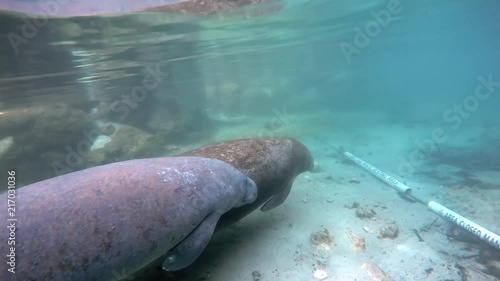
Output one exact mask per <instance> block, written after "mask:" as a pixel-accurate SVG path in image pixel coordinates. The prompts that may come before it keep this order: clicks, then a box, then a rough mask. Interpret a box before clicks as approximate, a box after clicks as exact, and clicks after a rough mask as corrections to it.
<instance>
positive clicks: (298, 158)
mask: <svg viewBox="0 0 500 281" xmlns="http://www.w3.org/2000/svg"><path fill="white" fill-rule="evenodd" d="M288 140H289V141H291V142H292V145H291V152H290V154H289V155H290V157H292V158H293V160H292V161H293V163H294V165H295V169H296V171H295V173H296V174H297V175H298V174H300V173H303V172H306V171H312V170H313V169H314V159H313V158H312V156H311V153H310V152H309V149H307V147H306V146H305V145H304V144H302V143H301V142H299V141H297V140H295V139H291V138H289V139H288Z"/></svg>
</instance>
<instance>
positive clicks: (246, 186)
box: [234, 174, 257, 207]
mask: <svg viewBox="0 0 500 281" xmlns="http://www.w3.org/2000/svg"><path fill="white" fill-rule="evenodd" d="M242 176H243V177H244V179H242V180H241V181H238V183H237V184H236V186H234V188H236V189H240V190H242V194H243V199H242V200H241V201H240V202H239V203H237V204H236V205H235V206H234V207H240V206H243V205H245V204H249V203H253V202H254V201H255V199H257V185H256V184H255V182H254V181H253V180H252V179H251V178H249V177H247V176H245V175H243V174H242Z"/></svg>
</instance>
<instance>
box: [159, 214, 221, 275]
mask: <svg viewBox="0 0 500 281" xmlns="http://www.w3.org/2000/svg"><path fill="white" fill-rule="evenodd" d="M220 216H221V214H220V213H211V214H210V215H208V216H207V217H205V219H204V220H203V221H202V222H201V223H200V224H199V225H198V226H197V227H196V228H195V229H194V230H193V231H192V232H191V233H190V234H189V235H188V236H186V238H184V239H183V240H182V241H181V242H179V244H177V246H175V247H174V248H172V249H171V250H170V251H168V252H167V254H166V255H165V262H163V270H165V271H175V270H179V269H183V268H185V267H187V266H188V265H190V264H191V263H193V262H194V261H195V260H196V259H197V258H198V257H199V256H200V255H201V253H202V252H203V250H204V249H205V247H206V246H207V244H208V242H209V241H210V238H212V234H213V233H214V229H215V226H216V225H217V222H218V221H219V218H220Z"/></svg>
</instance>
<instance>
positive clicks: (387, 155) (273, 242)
mask: <svg viewBox="0 0 500 281" xmlns="http://www.w3.org/2000/svg"><path fill="white" fill-rule="evenodd" d="M366 116H370V118H369V119H366V118H365V117H366ZM356 120H357V121H356ZM383 121H386V119H385V117H383V116H381V115H377V114H376V113H363V112H361V113H348V114H344V115H342V114H339V115H336V116H330V115H328V114H326V115H325V114H321V113H319V115H318V116H315V117H310V116H309V117H307V118H306V117H300V116H299V117H296V118H295V119H293V122H288V123H287V124H285V125H286V126H283V127H281V128H280V129H279V130H278V129H276V131H275V132H273V133H275V134H276V135H289V136H293V137H296V138H297V139H299V140H301V141H302V142H303V143H304V144H306V146H307V147H308V148H309V149H310V151H311V153H312V155H313V157H314V159H315V162H316V165H317V168H316V170H315V172H314V173H309V172H306V173H304V174H301V175H300V176H299V177H297V179H296V180H295V183H294V185H293V189H292V192H291V194H290V196H289V197H288V199H287V201H286V202H285V203H284V204H283V205H281V206H279V207H278V208H276V209H274V210H271V211H269V212H261V211H260V210H258V211H255V212H254V213H252V214H251V215H250V216H248V217H246V218H245V219H243V220H241V221H240V222H239V223H237V224H236V225H234V226H233V227H230V228H229V229H226V230H224V231H221V232H218V233H217V234H216V235H214V236H213V238H212V241H211V243H210V244H209V246H208V247H207V249H206V250H205V252H204V253H203V254H202V256H201V257H200V258H199V259H198V260H197V261H196V262H195V264H193V265H192V266H191V267H189V268H188V269H187V270H185V271H183V272H180V273H177V274H175V275H169V274H167V275H166V276H167V278H165V277H163V278H161V279H159V280H190V281H194V280H216V281H236V280H237V281H247V280H249V281H252V280H262V281H274V280H291V281H293V280H317V279H315V278H314V277H313V273H314V271H315V270H316V269H322V270H324V271H325V272H326V273H327V274H328V277H327V278H326V279H324V280H339V281H340V280H469V281H470V280H474V281H480V280H499V278H500V276H499V275H496V279H495V277H494V276H492V275H490V274H487V273H485V271H486V270H487V266H486V265H485V264H484V263H483V264H481V263H479V262H478V259H479V256H478V255H479V252H480V249H483V250H484V249H487V252H486V253H489V254H492V253H493V254H499V251H497V250H494V249H493V248H492V247H489V246H487V245H486V244H485V243H483V242H481V241H479V240H476V239H474V238H472V239H470V237H467V236H464V235H462V234H461V233H460V231H457V230H455V231H453V232H450V229H452V227H451V226H452V224H450V223H448V222H447V221H445V220H444V219H441V218H439V217H438V216H437V215H436V214H434V213H433V212H431V211H430V210H429V209H428V208H427V207H426V206H425V205H422V204H419V203H411V202H409V201H406V200H404V199H402V198H401V197H400V196H398V194H397V192H396V191H395V190H394V189H393V188H391V187H389V186H388V185H386V184H384V183H383V182H382V181H380V180H378V179H376V178H375V177H373V176H371V175H370V174H369V173H368V172H366V171H364V170H362V169H361V168H360V167H359V166H356V165H354V164H352V163H350V162H349V161H343V159H341V158H339V157H338V154H337V153H336V149H337V148H339V147H340V146H343V148H344V149H345V150H347V151H350V152H351V153H353V154H355V155H357V156H358V157H360V158H362V159H364V160H365V161H367V162H368V163H370V164H372V165H373V166H375V167H377V168H379V169H380V170H382V171H385V172H386V173H388V174H391V175H393V176H394V177H395V178H397V179H399V180H401V181H403V182H405V183H406V184H407V185H409V186H410V187H411V188H412V189H413V194H414V195H416V196H419V197H421V198H425V199H432V200H435V201H437V202H439V203H441V204H443V205H444V206H446V207H448V208H450V209H452V210H454V211H456V212H458V213H459V214H461V215H463V216H465V217H467V218H469V219H471V220H473V221H474V222H476V223H478V224H480V225H481V226H483V227H486V228H488V229H490V230H492V231H494V232H496V233H500V225H499V224H498V222H499V221H500V184H499V179H500V171H499V169H498V167H496V171H495V169H494V168H495V165H494V163H495V159H491V161H490V160H488V161H490V162H491V165H490V164H488V163H487V164H486V165H478V166H480V167H481V168H475V167H474V165H475V161H476V160H470V159H468V161H470V162H471V163H470V164H471V165H470V167H471V169H470V170H469V171H468V173H466V175H467V177H468V178H471V177H472V178H474V179H478V180H479V181H474V184H475V186H469V185H468V184H469V183H470V181H468V182H467V181H465V180H464V178H463V177H461V176H460V175H462V174H463V173H461V172H460V171H462V168H460V167H458V166H460V165H462V166H463V163H461V164H460V165H457V166H454V165H451V164H450V163H446V164H442V163H439V161H436V159H440V158H433V156H432V155H431V156H428V158H426V161H425V163H423V164H421V165H419V166H417V167H416V171H415V172H413V173H405V174H401V171H398V170H400V169H398V167H399V165H400V163H401V159H402V158H405V157H406V158H407V157H408V155H409V153H410V152H411V151H412V150H414V149H415V148H417V147H416V145H415V140H423V139H425V138H428V137H429V136H430V134H431V132H432V130H433V129H434V128H436V127H439V126H440V125H439V124H437V125H431V124H411V125H402V124H395V123H393V124H389V123H383ZM245 124H247V125H248V126H249V127H247V128H246V127H245V126H242V125H241V124H239V125H227V126H225V127H223V128H222V129H220V130H219V131H218V133H217V135H216V137H215V139H213V140H211V141H212V142H213V141H216V140H218V139H230V138H238V137H246V136H247V135H252V133H253V131H252V129H251V128H250V127H251V126H252V125H250V124H249V123H248V122H246V123H245ZM311 124H313V125H311ZM378 124H382V125H378ZM442 128H443V129H444V130H445V131H446V132H447V133H449V136H450V138H449V140H447V141H446V142H444V143H442V144H440V148H439V149H440V150H439V151H438V152H437V153H442V154H446V153H448V152H446V151H452V152H453V153H461V151H463V153H464V155H465V154H469V158H470V153H467V151H468V150H471V151H474V149H476V150H477V148H478V147H484V145H483V142H485V138H493V139H494V138H496V137H499V136H500V134H499V132H500V130H497V131H495V130H496V129H495V128H492V127H473V126H470V127H467V126H465V125H464V126H463V127H462V128H460V129H458V130H455V131H451V130H449V131H447V129H449V128H447V127H446V124H443V125H442ZM448 148H449V149H448ZM435 155H438V154H435ZM458 155H460V154H458ZM472 158H473V157H472ZM478 158H479V159H480V160H477V161H482V160H481V159H483V158H484V157H478ZM431 159H434V161H430V160H431ZM486 160H487V159H486ZM486 160H485V161H486ZM464 161H465V160H464ZM477 161H476V162H477ZM483 164H484V163H483ZM497 164H498V165H500V162H498V163H497ZM488 167H491V169H488ZM353 179H356V180H359V183H357V181H356V180H353ZM485 186H487V187H489V188H488V189H484V187H485ZM355 202H356V203H358V204H359V207H360V208H365V209H367V210H369V211H370V212H371V210H373V211H374V212H375V216H374V217H373V218H371V219H369V218H364V219H362V218H358V217H357V216H356V210H357V209H356V208H352V204H353V203H355ZM437 218H438V219H437ZM436 219H437V220H436ZM390 223H394V224H396V225H397V227H398V229H399V233H398V236H397V237H396V238H394V239H380V238H378V237H377V232H378V230H379V229H380V228H381V227H383V226H386V225H388V224H390ZM429 226H430V227H429ZM426 227H428V228H427V230H425V228H426ZM322 229H327V230H328V231H329V234H330V235H331V236H333V243H332V245H331V247H330V249H328V250H320V249H317V248H315V247H314V245H313V243H312V242H311V234H312V233H313V232H315V231H318V230H322ZM414 229H416V230H418V231H419V234H420V236H421V238H422V239H423V240H424V241H423V242H421V241H419V238H418V237H417V235H416V234H415V232H414ZM452 233H454V234H455V235H452ZM353 235H354V236H359V237H363V238H364V239H365V245H366V249H365V250H364V251H363V250H356V249H355V248H354V247H353V246H352V244H351V238H352V237H353ZM483 257H484V256H483ZM496 258H497V259H496V260H495V259H492V260H490V262H491V264H490V265H493V267H495V266H496V270H497V272H496V274H499V273H498V269H499V268H500V258H499V257H498V256H497V257H496ZM364 263H370V264H373V265H376V266H377V267H379V268H380V269H381V270H383V271H384V272H385V274H386V276H385V277H381V276H376V275H374V274H371V275H370V272H369V271H368V270H366V269H365V268H363V266H362V265H363V264H364ZM490 269H491V268H490ZM254 272H258V274H257V273H254ZM486 272H487V271H486ZM489 273H491V270H490V271H489ZM168 276H169V277H168ZM174 276H175V277H174ZM384 278H386V279H384Z"/></svg>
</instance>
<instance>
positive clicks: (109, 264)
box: [0, 157, 257, 281]
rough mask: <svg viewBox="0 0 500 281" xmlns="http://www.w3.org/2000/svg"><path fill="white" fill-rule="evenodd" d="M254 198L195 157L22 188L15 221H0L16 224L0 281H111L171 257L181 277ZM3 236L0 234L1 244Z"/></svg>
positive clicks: (117, 166)
mask: <svg viewBox="0 0 500 281" xmlns="http://www.w3.org/2000/svg"><path fill="white" fill-rule="evenodd" d="M256 196H257V189H256V186H255V183H254V182H253V181H252V180H251V179H249V178H248V177H246V176H245V175H243V174H242V173H240V172H239V171H238V170H236V169H235V168H233V167H232V166H230V165H229V164H227V163H225V162H222V161H219V160H216V159H207V158H202V157H170V158H169V157H164V158H153V159H138V160H130V161H124V162H117V163H113V164H108V165H103V166H98V167H94V168H90V169H86V170H82V171H78V172H74V173H70V174H66V175H63V176H59V177H56V178H52V179H48V180H45V181H41V182H38V183H34V184H31V185H28V186H25V187H21V188H19V189H18V190H16V193H15V199H13V202H15V207H16V209H15V211H16V212H15V215H14V216H9V215H8V214H7V208H5V209H3V210H2V211H1V215H0V219H1V220H2V221H3V222H6V221H8V220H7V219H8V218H15V219H17V221H9V223H13V224H14V225H15V227H16V228H17V229H16V230H15V246H7V242H5V243H2V245H1V246H0V247H1V249H2V253H7V251H6V250H7V249H6V247H15V268H14V269H13V271H15V273H10V272H8V268H6V267H7V266H9V268H10V265H8V264H7V263H6V262H2V263H1V265H0V269H1V271H2V274H3V275H4V276H2V277H0V279H1V280H23V281H29V280H37V281H38V280H55V281H68V280H72V281H92V280H105V281H109V280H119V279H121V278H125V277H127V276H129V275H131V274H132V273H134V272H136V271H137V270H139V269H141V268H142V267H144V266H145V265H147V264H149V263H151V262H152V261H154V260H155V259H157V258H159V257H160V256H162V255H164V254H165V253H167V252H168V251H169V250H171V249H175V247H181V248H182V249H183V251H180V252H179V251H176V252H175V253H176V255H172V254H170V255H168V259H169V260H168V262H167V265H171V266H173V267H174V268H182V267H183V266H187V265H189V264H190V263H191V262H192V261H193V260H195V259H196V258H197V257H198V255H199V254H200V253H201V252H202V250H203V249H204V247H205V246H206V244H207V243H208V240H209V239H210V238H211V236H212V233H213V231H214V229H215V225H216V223H217V220H218V219H219V217H220V216H221V215H222V214H223V213H225V212H226V211H227V210H229V209H231V208H233V207H238V206H242V205H244V204H247V203H251V202H253V201H254V200H255V198H256ZM10 197H12V196H10ZM10 197H9V198H10ZM7 198H8V195H7V193H3V194H1V195H0V200H2V202H8V201H7ZM9 234H10V230H8V229H7V228H6V227H2V228H1V230H0V235H1V237H4V238H6V237H9ZM9 250H12V249H9ZM4 257H5V256H4Z"/></svg>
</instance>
